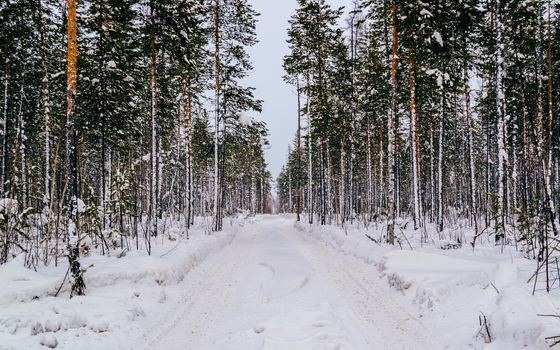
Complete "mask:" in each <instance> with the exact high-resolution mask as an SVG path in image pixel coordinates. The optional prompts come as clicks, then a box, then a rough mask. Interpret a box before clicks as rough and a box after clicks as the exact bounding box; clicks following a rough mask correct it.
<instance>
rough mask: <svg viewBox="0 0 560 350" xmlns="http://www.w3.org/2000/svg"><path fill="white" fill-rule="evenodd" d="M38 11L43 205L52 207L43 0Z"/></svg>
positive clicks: (38, 4) (49, 121)
mask: <svg viewBox="0 0 560 350" xmlns="http://www.w3.org/2000/svg"><path fill="white" fill-rule="evenodd" d="M37 11H38V20H39V45H40V54H41V66H42V68H43V81H42V84H43V86H42V95H43V117H44V121H43V123H44V124H43V125H44V129H43V132H44V142H45V150H44V158H45V159H44V168H43V172H44V174H43V186H44V187H43V188H44V194H43V205H44V206H45V208H49V207H50V202H51V196H50V191H51V118H50V91H49V63H48V60H47V52H46V43H45V27H44V23H43V7H42V3H41V0H37Z"/></svg>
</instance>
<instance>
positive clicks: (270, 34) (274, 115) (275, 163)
mask: <svg viewBox="0 0 560 350" xmlns="http://www.w3.org/2000/svg"><path fill="white" fill-rule="evenodd" d="M249 1H250V2H251V3H252V4H253V6H254V8H255V10H256V11H257V12H259V13H260V14H261V15H260V16H259V23H258V26H257V32H258V36H259V40H260V42H259V43H258V44H257V45H256V46H254V47H253V48H251V49H250V50H249V53H250V54H251V57H252V61H253V64H254V67H255V69H254V71H253V72H252V74H251V76H250V77H249V78H248V79H247V82H248V84H250V85H251V86H253V87H255V88H256V91H255V95H256V97H257V98H259V99H261V100H263V101H264V104H263V112H262V113H261V114H260V115H258V114H255V115H252V116H253V117H254V118H255V119H259V120H263V121H265V122H266V123H267V125H268V129H269V133H270V136H269V141H270V144H271V145H270V147H269V148H268V149H267V150H266V159H267V162H268V165H269V169H270V171H271V173H272V176H273V178H274V179H276V177H277V176H278V174H279V173H280V170H281V169H282V165H283V164H284V162H285V160H286V157H287V154H288V146H289V145H290V144H291V142H292V141H293V138H294V135H295V132H296V127H297V100H296V95H295V89H294V88H293V87H292V86H290V85H287V84H285V83H284V81H283V80H282V76H283V75H284V70H283V69H282V60H283V57H284V56H285V55H286V54H287V53H288V52H289V50H288V45H287V43H286V38H287V35H286V30H287V28H288V20H289V19H290V17H291V16H292V15H293V14H294V12H295V9H296V6H297V1H296V0H249ZM327 2H328V3H330V4H331V5H333V6H336V7H339V6H346V7H348V6H349V5H350V4H351V0H327Z"/></svg>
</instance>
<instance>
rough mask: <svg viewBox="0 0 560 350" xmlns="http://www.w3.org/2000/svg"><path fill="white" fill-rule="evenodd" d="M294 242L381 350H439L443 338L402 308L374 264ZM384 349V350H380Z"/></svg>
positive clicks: (304, 240) (298, 236)
mask: <svg viewBox="0 0 560 350" xmlns="http://www.w3.org/2000/svg"><path fill="white" fill-rule="evenodd" d="M288 236H289V237H290V239H291V240H292V242H293V243H294V244H295V245H296V246H298V248H299V249H301V251H302V253H303V254H305V255H306V256H307V257H308V258H309V261H310V262H311V263H312V266H313V268H314V270H315V271H316V272H317V274H318V275H320V276H321V278H322V279H323V281H324V282H325V283H326V284H327V285H330V287H331V288H332V289H333V290H335V291H337V292H338V293H339V294H340V297H341V298H343V299H346V300H349V301H350V302H349V303H347V304H348V305H349V306H350V307H351V309H352V312H353V313H354V314H355V315H359V316H360V317H361V318H362V319H363V320H364V321H365V322H366V323H367V324H368V325H369V327H368V328H369V329H370V330H371V331H372V332H373V333H374V334H375V338H376V340H378V341H379V342H380V343H381V344H383V348H382V350H399V349H403V350H414V349H418V350H425V349H430V350H439V349H448V348H449V346H447V345H443V344H441V340H440V339H439V338H440V337H439V336H438V335H436V334H434V332H433V329H430V327H428V326H426V325H425V324H424V323H423V322H422V320H420V319H418V318H416V317H415V316H413V315H412V314H411V313H410V312H409V311H408V310H406V309H405V308H404V307H402V306H401V305H400V303H399V302H398V301H396V300H395V298H394V297H393V296H392V295H391V294H390V293H394V292H396V291H394V290H388V288H386V286H385V285H384V284H383V282H382V281H381V279H380V277H379V275H378V273H377V271H376V270H374V269H375V268H374V266H373V265H368V264H366V263H365V262H363V261H361V260H359V259H356V258H353V257H351V256H349V255H346V254H344V253H342V252H337V251H334V250H332V249H331V248H330V247H328V246H326V245H324V243H322V242H320V241H317V240H312V239H310V238H303V237H302V232H300V231H297V232H295V234H294V232H291V233H290V234H289V235H288ZM380 350H381V349H380Z"/></svg>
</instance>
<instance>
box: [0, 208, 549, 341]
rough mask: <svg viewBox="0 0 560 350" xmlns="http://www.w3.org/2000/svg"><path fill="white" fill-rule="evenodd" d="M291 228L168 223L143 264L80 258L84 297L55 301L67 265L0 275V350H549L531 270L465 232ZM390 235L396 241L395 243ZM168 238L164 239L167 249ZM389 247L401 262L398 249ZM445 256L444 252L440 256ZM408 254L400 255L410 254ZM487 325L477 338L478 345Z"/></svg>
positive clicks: (543, 300)
mask: <svg viewBox="0 0 560 350" xmlns="http://www.w3.org/2000/svg"><path fill="white" fill-rule="evenodd" d="M294 219H295V218H294V217H293V216H259V217H247V218H244V219H243V220H237V219H232V220H226V222H225V227H226V230H225V231H224V232H221V233H213V234H212V235H207V234H206V232H208V231H207V228H206V225H207V222H206V221H205V220H199V221H197V225H196V226H195V228H193V229H192V230H191V231H190V232H189V233H190V239H189V240H186V239H185V238H184V235H182V234H181V232H183V231H184V228H183V227H182V226H181V224H180V223H178V222H176V223H175V224H174V225H172V226H171V228H170V229H169V230H167V232H166V233H165V234H161V235H160V237H158V238H157V239H155V240H156V241H155V242H154V243H153V247H152V248H153V254H152V256H147V255H146V253H145V252H144V251H142V250H141V251H135V250H132V251H128V252H126V254H119V253H121V252H119V251H112V252H111V254H110V257H107V256H99V255H91V256H88V257H85V258H83V259H82V260H81V262H82V266H83V267H86V268H87V271H86V272H85V279H86V285H87V291H86V292H87V293H86V296H83V297H74V298H72V299H69V298H68V294H69V291H68V286H67V285H64V286H63V288H62V290H61V294H60V295H59V296H58V297H54V293H55V291H56V290H57V289H58V287H59V286H60V284H61V282H62V279H63V277H64V274H65V273H66V269H67V263H66V261H65V259H64V258H63V257H61V258H60V259H59V266H58V267H54V266H50V267H48V268H44V267H42V268H40V269H39V270H38V271H37V272H35V271H32V270H29V269H26V268H24V267H23V261H22V259H23V258H22V257H21V256H20V257H17V258H16V259H14V260H12V261H10V262H9V263H7V264H5V265H2V266H0V285H2V286H3V288H2V289H0V310H2V312H1V313H0V349H23V348H24V349H31V350H33V349H44V348H56V349H77V348H79V349H100V348H107V349H150V350H151V349H154V350H158V349H165V350H173V349H193V350H198V349H201V350H203V349H204V350H205V349H212V350H226V349H228V350H234V349H239V350H253V349H267V350H285V349H290V350H292V349H293V350H298V349H301V350H308V349H353V350H362V349H363V350H371V349H387V350H392V349H407V350H413V349H431V350H432V349H433V350H438V349H481V350H496V349H533V350H541V349H542V350H544V349H548V346H549V344H548V343H547V341H546V339H545V338H546V337H552V336H556V335H558V334H560V321H559V320H558V319H557V318H556V317H546V316H538V315H539V314H546V315H556V314H558V313H560V293H559V292H558V291H554V292H553V293H550V294H547V293H544V292H541V291H537V293H536V294H535V295H534V296H533V295H532V286H533V284H532V283H529V284H528V283H527V280H528V279H529V277H530V276H531V274H532V273H533V271H534V268H535V262H534V261H531V260H528V259H525V258H524V257H523V256H522V255H521V254H520V253H518V252H516V251H515V250H514V249H513V248H512V247H506V249H504V253H502V252H501V250H502V247H496V246H494V245H493V244H492V243H491V242H490V241H487V240H484V239H479V240H478V241H477V244H478V245H477V247H476V249H475V250H473V249H472V248H471V247H470V245H468V246H460V244H456V243H455V244H451V243H454V242H457V241H456V239H455V238H454V237H461V238H462V241H463V242H469V241H470V239H472V232H470V231H469V230H467V229H464V228H461V227H459V228H458V229H456V230H448V231H446V232H444V235H445V236H446V239H444V240H442V241H441V242H443V243H440V240H439V237H438V235H437V234H435V232H436V230H435V229H434V227H432V226H428V227H427V228H426V231H425V235H427V236H428V242H430V243H428V244H426V243H425V242H424V243H422V242H420V239H419V237H420V233H421V232H422V231H421V230H418V231H414V230H413V229H412V228H411V227H412V224H411V223H409V224H408V225H405V223H404V222H403V221H401V220H399V221H398V222H397V230H396V231H397V232H398V237H397V238H398V239H397V242H398V244H397V246H396V247H390V246H388V245H386V244H382V243H379V242H383V241H384V237H383V235H384V233H385V232H386V227H385V225H383V224H373V225H371V226H369V227H364V226H363V225H361V224H359V223H357V222H356V223H354V224H351V225H347V226H345V227H344V229H342V228H337V227H333V226H323V227H321V226H310V225H307V224H302V223H297V224H296V223H294V222H295V220H294ZM398 228H401V229H398ZM170 238H171V239H170ZM401 247H402V248H401ZM440 247H442V248H452V249H441V248H440ZM411 248H412V249H411ZM479 319H481V320H484V319H486V322H487V326H488V329H489V333H490V334H489V335H490V337H489V338H488V337H487V339H486V340H491V341H490V342H486V341H485V336H486V334H485V329H486V328H485V327H481V325H480V323H479Z"/></svg>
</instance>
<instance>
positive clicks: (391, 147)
mask: <svg viewBox="0 0 560 350" xmlns="http://www.w3.org/2000/svg"><path fill="white" fill-rule="evenodd" d="M391 17H392V23H391V27H392V32H393V51H392V52H393V54H392V59H391V113H389V120H388V122H387V125H388V142H387V143H388V146H387V156H388V159H389V165H388V167H387V179H388V181H389V188H388V190H387V209H388V221H387V242H388V243H389V244H395V219H396V217H395V215H396V208H395V204H396V203H395V186H396V175H395V170H396V169H395V167H396V156H395V152H396V150H395V145H396V142H395V140H396V138H397V135H395V131H396V128H395V125H396V123H395V121H394V120H395V119H396V118H397V117H398V116H397V113H398V105H397V93H398V89H397V88H398V86H397V69H398V54H399V53H398V50H399V34H398V30H397V4H396V2H393V3H392V5H391Z"/></svg>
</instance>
